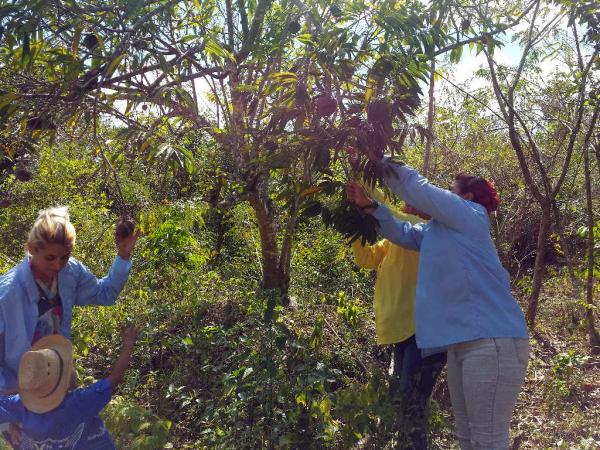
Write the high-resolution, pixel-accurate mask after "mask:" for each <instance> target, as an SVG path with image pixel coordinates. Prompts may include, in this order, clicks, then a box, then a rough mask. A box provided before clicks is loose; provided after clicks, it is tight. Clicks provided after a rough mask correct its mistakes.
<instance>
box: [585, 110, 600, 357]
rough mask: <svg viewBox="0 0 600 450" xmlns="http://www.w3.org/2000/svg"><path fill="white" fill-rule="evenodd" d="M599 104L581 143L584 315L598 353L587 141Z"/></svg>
mask: <svg viewBox="0 0 600 450" xmlns="http://www.w3.org/2000/svg"><path fill="white" fill-rule="evenodd" d="M598 112H599V105H596V107H595V109H594V114H593V116H592V119H591V121H590V126H589V129H588V132H587V133H586V136H585V140H584V144H583V162H584V170H585V200H586V213H587V228H588V236H587V280H586V281H587V283H586V303H587V307H586V308H585V315H586V321H587V330H588V336H589V339H590V347H591V348H592V352H594V353H600V335H598V331H597V330H596V326H595V323H594V268H595V262H596V260H595V252H594V250H595V249H594V245H595V242H594V241H595V239H594V225H595V220H594V208H593V202H592V182H591V176H590V171H591V167H590V155H589V142H590V138H591V135H592V132H593V130H594V127H595V125H596V121H597V120H598Z"/></svg>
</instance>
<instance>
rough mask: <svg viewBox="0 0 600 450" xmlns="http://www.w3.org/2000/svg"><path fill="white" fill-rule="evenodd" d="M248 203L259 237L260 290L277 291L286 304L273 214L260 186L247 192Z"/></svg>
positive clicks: (284, 278)
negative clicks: (256, 224) (254, 217)
mask: <svg viewBox="0 0 600 450" xmlns="http://www.w3.org/2000/svg"><path fill="white" fill-rule="evenodd" d="M247 196H248V201H249V202H250V205H251V206H252V209H253V210H254V214H255V215H256V220H257V223H258V232H259V235H260V248H261V259H262V270H263V275H262V277H263V279H262V288H263V289H266V290H278V291H279V292H280V294H281V298H282V303H283V304H287V291H288V280H287V278H286V276H285V274H284V273H283V272H282V271H281V269H280V265H279V249H278V244H277V227H276V224H275V220H274V217H273V213H272V211H271V209H270V208H269V206H268V203H267V201H266V194H264V192H263V189H262V188H261V186H257V187H256V189H255V190H253V191H250V192H248V194H247Z"/></svg>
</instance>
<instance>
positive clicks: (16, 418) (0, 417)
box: [0, 395, 23, 423]
mask: <svg viewBox="0 0 600 450" xmlns="http://www.w3.org/2000/svg"><path fill="white" fill-rule="evenodd" d="M22 421H23V404H22V403H21V400H20V399H19V396H18V395H2V396H0V423H7V422H10V423H21V422H22Z"/></svg>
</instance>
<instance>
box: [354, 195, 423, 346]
mask: <svg viewBox="0 0 600 450" xmlns="http://www.w3.org/2000/svg"><path fill="white" fill-rule="evenodd" d="M373 197H376V198H377V197H379V199H381V196H380V195H377V194H375V195H373ZM393 212H394V214H395V215H396V216H397V217H398V218H399V219H401V220H405V221H407V222H410V223H412V224H415V223H421V222H424V220H423V219H421V218H419V217H416V216H413V215H410V214H404V213H401V212H398V211H397V210H396V211H393ZM352 249H353V250H354V259H355V260H356V264H358V265H359V266H360V267H363V268H365V269H372V270H377V279H376V281H375V298H374V301H373V306H374V309H375V328H376V332H377V343H378V344H380V345H384V344H394V343H396V342H402V341H404V340H405V339H408V338H409V337H411V336H412V335H413V334H415V293H416V288H417V271H418V267H419V253H418V252H415V251H413V250H407V249H405V248H402V247H399V246H397V245H394V244H392V243H391V242H389V241H388V240H385V239H384V240H382V241H379V242H377V243H376V244H374V245H367V246H363V245H361V243H360V239H359V240H357V241H354V242H353V244H352Z"/></svg>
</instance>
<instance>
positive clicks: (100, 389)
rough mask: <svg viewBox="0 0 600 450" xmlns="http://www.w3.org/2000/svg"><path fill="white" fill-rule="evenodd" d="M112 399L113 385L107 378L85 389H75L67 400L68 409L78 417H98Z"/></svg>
mask: <svg viewBox="0 0 600 450" xmlns="http://www.w3.org/2000/svg"><path fill="white" fill-rule="evenodd" d="M111 397H112V384H111V383H110V381H108V380H107V379H106V378H104V379H102V380H99V381H96V382H95V383H93V384H91V385H89V386H88V387H85V388H79V389H75V390H74V391H73V392H72V393H71V395H70V396H68V397H67V398H66V400H65V401H66V402H67V405H66V407H67V409H68V410H69V412H70V413H72V414H74V415H76V416H77V417H84V418H86V419H87V418H90V417H94V416H97V415H98V414H99V413H100V411H102V409H103V408H104V407H105V406H106V405H108V403H109V402H110V399H111Z"/></svg>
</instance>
